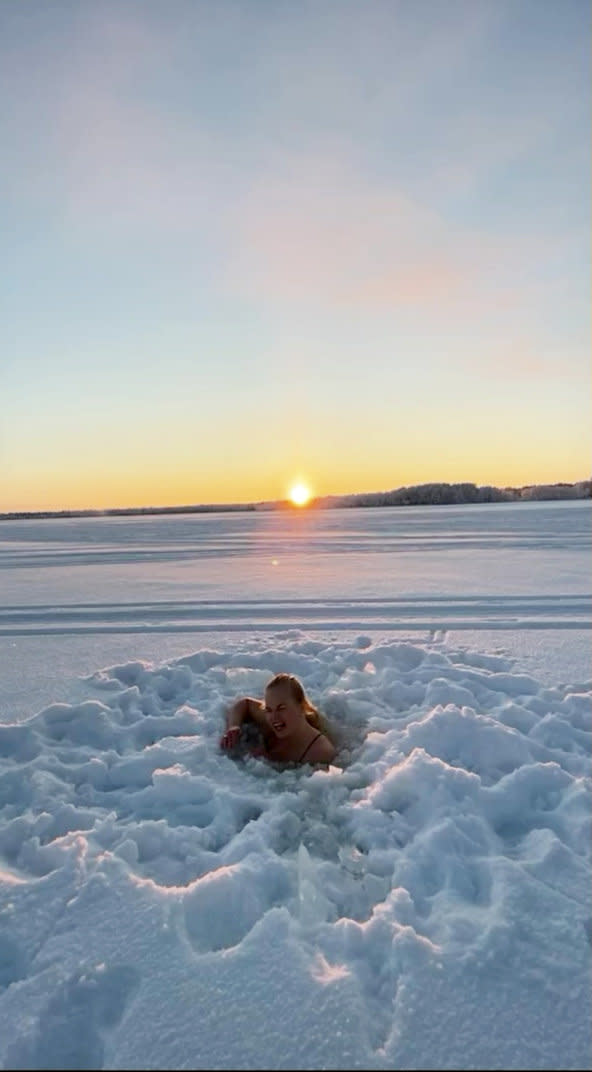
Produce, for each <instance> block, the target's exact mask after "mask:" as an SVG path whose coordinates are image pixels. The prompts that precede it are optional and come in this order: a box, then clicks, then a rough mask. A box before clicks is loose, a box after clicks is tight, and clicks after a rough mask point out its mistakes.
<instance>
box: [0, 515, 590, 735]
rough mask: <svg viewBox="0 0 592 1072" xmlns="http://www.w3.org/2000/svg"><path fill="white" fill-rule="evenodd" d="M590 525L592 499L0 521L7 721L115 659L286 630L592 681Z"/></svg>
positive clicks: (0, 647)
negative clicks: (350, 636)
mask: <svg viewBox="0 0 592 1072" xmlns="http://www.w3.org/2000/svg"><path fill="white" fill-rule="evenodd" d="M590 521H591V504H590V501H589V500H583V501H575V502H573V501H567V502H540V503H537V502H531V503H508V504H505V503H499V504H483V505H471V506H437V507H407V508H406V507H393V508H377V509H369V508H365V509H364V508H357V509H338V510H325V511H312V510H309V511H306V510H305V511H296V510H290V511H277V512H275V511H255V512H244V513H218V514H193V515H183V514H180V515H152V516H149V515H145V516H137V517H98V518H69V519H64V520H57V519H49V520H26V521H4V522H0V569H1V577H2V591H3V602H2V608H1V610H0V655H2V662H3V665H4V668H5V669H4V672H3V674H2V692H1V694H0V697H1V699H2V701H3V712H4V714H3V718H4V719H6V718H12V717H22V716H23V715H26V714H27V713H29V714H30V713H31V712H32V711H33V710H35V709H37V708H38V707H39V706H40V705H41V704H43V703H47V702H50V701H51V700H52V699H62V698H66V697H67V696H69V695H70V687H71V685H72V681H73V679H75V678H76V677H77V675H81V674H88V673H91V672H93V671H94V670H96V669H97V668H98V667H99V666H103V665H106V664H108V663H111V662H113V661H116V660H126V659H131V658H142V659H148V660H156V661H160V660H164V659H170V658H174V657H178V656H179V655H181V654H183V653H184V652H189V651H192V650H195V649H196V648H197V647H199V646H203V645H204V644H208V643H209V644H211V643H212V640H213V638H215V639H216V642H217V644H218V645H219V644H220V642H222V643H226V644H233V643H235V642H239V641H244V639H245V638H246V637H247V636H248V637H250V638H255V639H256V638H257V636H259V637H260V638H261V637H262V635H263V634H265V635H266V636H269V635H272V634H274V633H278V632H282V633H286V632H289V631H290V630H304V631H307V632H309V631H311V630H313V631H314V632H315V633H317V634H318V633H319V632H322V633H323V634H326V635H327V636H328V637H331V638H337V637H339V636H340V635H344V634H346V633H347V632H348V631H349V632H350V633H351V631H363V632H365V633H369V634H371V635H372V636H373V637H376V636H378V635H386V634H390V635H392V634H394V633H399V634H406V635H410V634H412V635H413V636H414V638H415V639H417V640H431V641H436V642H439V643H453V644H454V643H463V644H473V645H477V646H478V647H481V648H485V649H486V650H491V649H494V650H503V651H506V652H507V653H509V654H514V656H516V657H517V658H519V659H521V660H523V661H524V662H525V665H526V667H527V669H529V670H530V671H536V672H537V673H538V674H539V675H540V676H542V678H543V679H546V680H549V681H550V680H554V679H555V677H556V676H557V675H558V676H559V677H560V678H561V679H562V680H563V679H565V680H567V679H571V680H575V679H582V678H586V677H589V676H590V673H589V671H590V659H589V634H588V632H587V630H588V628H589V626H590V602H591V600H590V590H591V587H592V586H591V585H590V550H591V542H592V539H591V535H592V529H591V525H590Z"/></svg>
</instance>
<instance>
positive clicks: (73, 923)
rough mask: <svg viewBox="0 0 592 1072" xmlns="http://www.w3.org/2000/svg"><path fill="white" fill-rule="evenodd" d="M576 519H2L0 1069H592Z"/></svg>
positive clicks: (482, 509) (579, 528)
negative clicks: (291, 688)
mask: <svg viewBox="0 0 592 1072" xmlns="http://www.w3.org/2000/svg"><path fill="white" fill-rule="evenodd" d="M590 520H591V509H590V503H589V502H571V503H531V504H511V505H487V506H472V507H433V508H425V509H424V508H412V509H403V508H397V509H382V508H381V509H376V510H372V509H365V510H354V509H352V510H340V511H333V512H324V513H312V512H309V513H296V512H290V513H281V514H280V513H256V514H253V513H247V514H219V515H195V516H173V517H162V516H160V517H138V518H117V519H114V518H99V519H93V520H83V519H72V520H69V521H64V522H62V521H30V522H23V523H16V522H13V523H7V522H5V523H3V524H2V525H1V535H2V542H1V544H0V565H1V566H2V574H1V575H2V580H3V593H4V601H3V607H2V611H1V614H0V634H1V635H0V659H1V665H2V675H1V688H2V692H1V697H0V699H1V702H2V721H3V722H4V723H12V724H4V725H0V746H1V747H0V753H1V756H0V864H1V867H0V1067H2V1068H13V1069H20V1068H23V1069H24V1068H62V1069H74V1068H76V1069H91V1068H105V1069H109V1068H114V1069H117V1068H119V1069H121V1068H146V1069H148V1068H153V1069H179V1068H203V1069H222V1070H223V1069H240V1068H242V1069H253V1068H278V1069H294V1068H300V1069H342V1070H343V1069H352V1070H353V1069H359V1070H364V1069H365V1070H368V1069H374V1070H376V1072H389V1070H392V1069H395V1068H408V1069H412V1068H417V1069H419V1068H491V1069H517V1070H518V1069H526V1068H538V1069H551V1068H557V1069H578V1068H587V1067H589V1066H590V1052H591V1035H590V1027H591V1024H592V1020H591V1018H590V1003H589V996H590V993H591V992H592V991H591V987H590V940H591V936H592V905H591V903H590V891H591V889H592V882H591V875H592V868H591V864H590V800H591V796H590V788H591V783H590V754H591V749H590V742H591V739H592V735H591V722H590V713H591V704H590V699H591V681H590V678H591V676H592V675H591V674H590V628H589V627H590V594H589V593H590V580H589V566H590ZM280 670H283V671H287V672H289V673H294V674H296V675H297V676H298V677H299V678H300V679H301V681H302V683H303V686H304V687H305V689H306V692H307V694H308V695H309V696H310V697H311V699H312V701H313V702H314V703H315V704H318V706H319V709H320V710H321V711H323V713H324V714H325V715H326V716H327V717H328V718H329V719H330V721H331V725H332V728H333V730H334V732H335V734H336V739H337V741H338V743H339V750H338V754H337V756H336V760H335V763H334V764H331V765H330V766H329V768H328V769H322V768H321V769H312V768H311V767H308V766H306V765H305V766H303V767H299V768H296V769H289V768H287V769H282V770H276V769H274V767H273V765H271V764H269V763H266V762H265V761H264V760H261V759H256V758H254V757H250V756H247V757H245V758H244V759H240V758H239V759H234V758H231V757H230V756H228V755H227V754H226V753H224V752H223V751H222V750H221V749H220V747H219V738H220V732H221V730H222V727H223V725H224V712H225V711H226V710H227V709H228V706H229V704H230V703H231V702H232V701H233V699H235V698H236V696H237V695H239V694H243V695H244V694H247V695H261V694H262V691H263V690H264V688H265V684H266V682H267V681H269V679H270V677H271V676H272V674H274V673H276V672H278V671H280ZM16 722H18V725H16V724H14V723H16ZM229 1012H230V1014H229ZM280 1023H281V1024H284V1025H289V1029H286V1030H278V1029H277V1025H278V1024H280ZM327 1025H330V1027H329V1028H328V1026H327Z"/></svg>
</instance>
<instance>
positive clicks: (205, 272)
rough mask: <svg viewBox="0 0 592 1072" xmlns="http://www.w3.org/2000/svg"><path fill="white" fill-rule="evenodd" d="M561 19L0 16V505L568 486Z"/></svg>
mask: <svg viewBox="0 0 592 1072" xmlns="http://www.w3.org/2000/svg"><path fill="white" fill-rule="evenodd" d="M590 21H591V14H590V7H589V5H588V4H587V3H584V2H583V0H555V2H549V0H520V2H519V3H516V2H515V0H470V2H469V0H452V2H447V3H444V2H443V0H416V2H414V3H410V2H404V0H387V2H382V0H370V2H369V3H366V4H362V3H352V2H350V0H342V2H341V0H331V2H327V0H315V2H311V3H308V2H282V0H278V2H271V0H268V2H253V0H237V2H233V0H222V2H219V0H203V2H200V0H193V2H189V0H171V2H167V3H165V2H164V0H163V2H158V3H156V2H153V0H103V2H102V3H101V4H80V3H78V2H77V0H66V2H62V0H55V2H52V3H51V4H47V3H46V2H38V0H27V3H21V2H18V0H4V2H3V3H2V4H1V5H0V42H1V43H0V91H1V98H2V100H3V101H4V102H5V106H4V109H3V116H2V144H3V164H2V171H1V173H0V192H1V197H0V227H1V230H2V235H3V241H2V246H1V249H0V258H1V263H0V268H1V270H2V277H3V280H4V283H3V287H2V292H1V294H0V313H1V315H2V322H3V328H4V331H3V335H4V339H5V347H4V356H3V359H2V362H1V366H0V393H1V425H0V465H1V469H0V474H1V475H0V510H37V509H62V508H71V509H75V508H84V507H94V508H107V507H116V506H144V505H176V504H186V503H205V502H249V501H258V500H262V499H275V498H283V497H285V496H286V494H287V493H288V490H289V488H290V487H291V486H292V484H293V483H294V482H295V481H300V482H303V483H305V484H307V485H308V487H309V488H310V490H311V492H312V493H313V494H315V495H325V494H347V493H353V492H361V491H373V490H381V489H389V488H394V487H399V486H401V485H405V484H416V483H424V482H430V481H450V482H454V481H465V480H468V481H474V482H475V483H477V484H494V485H498V486H506V485H516V486H520V485H522V484H528V483H551V482H555V481H562V480H565V481H570V482H571V481H577V480H582V479H587V478H589V476H590V458H591V449H590V448H591V446H592V444H591V434H590V428H591V427H592V421H591V417H592V407H591V401H592V399H591V393H590V362H589V346H590V313H589V284H590V249H589V231H590V204H589V184H590V148H589V129H590V112H591V108H590V104H591V99H592V94H591V92H590V55H589V43H590Z"/></svg>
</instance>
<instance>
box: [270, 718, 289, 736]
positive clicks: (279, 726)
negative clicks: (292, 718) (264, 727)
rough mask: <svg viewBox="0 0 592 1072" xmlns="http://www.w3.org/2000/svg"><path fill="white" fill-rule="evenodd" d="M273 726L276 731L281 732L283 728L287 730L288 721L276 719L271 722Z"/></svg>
mask: <svg viewBox="0 0 592 1072" xmlns="http://www.w3.org/2000/svg"><path fill="white" fill-rule="evenodd" d="M271 728H272V730H273V732H274V733H281V732H282V730H285V728H286V723H285V722H282V721H280V720H279V719H274V720H273V722H272V723H271Z"/></svg>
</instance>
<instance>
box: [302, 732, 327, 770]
mask: <svg viewBox="0 0 592 1072" xmlns="http://www.w3.org/2000/svg"><path fill="white" fill-rule="evenodd" d="M322 736H323V734H322V731H319V733H317V735H316V737H313V739H312V741H309V742H308V744H307V746H306V748H305V749H304V752H303V753H302V755H301V756H300V759H299V760H298V762H299V763H302V760H303V759H304V757H305V755H306V753H307V752H308V750H309V748H312V746H313V744H314V743H315V741H318V739H319V737H322Z"/></svg>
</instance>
